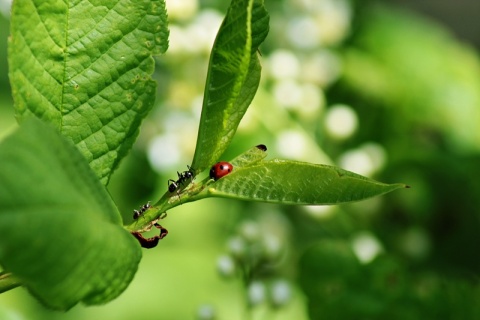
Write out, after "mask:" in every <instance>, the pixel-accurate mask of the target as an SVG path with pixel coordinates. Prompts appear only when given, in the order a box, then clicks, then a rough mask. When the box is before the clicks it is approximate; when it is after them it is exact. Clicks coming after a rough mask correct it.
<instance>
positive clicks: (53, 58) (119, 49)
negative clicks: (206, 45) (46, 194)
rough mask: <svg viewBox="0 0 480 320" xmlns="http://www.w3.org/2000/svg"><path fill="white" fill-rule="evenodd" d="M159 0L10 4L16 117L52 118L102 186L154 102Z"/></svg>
mask: <svg viewBox="0 0 480 320" xmlns="http://www.w3.org/2000/svg"><path fill="white" fill-rule="evenodd" d="M167 39H168V29H167V16H166V11H165V3H164V1H163V0H148V1H147V0H143V1H133V0H124V1H113V0H106V1H99V0H91V1H60V0H57V1H44V0H31V1H15V2H14V3H13V7H12V20H11V37H10V40H9V52H8V55H9V68H10V82H11V85H12V90H13V97H14V101H15V109H16V116H17V118H18V119H19V120H22V119H24V118H26V117H28V116H29V115H31V114H34V115H35V116H37V117H39V118H41V119H43V120H45V121H48V122H50V123H52V124H53V125H54V126H55V127H56V128H57V129H58V130H59V131H60V132H61V133H62V134H63V135H65V136H67V137H68V138H69V139H70V140H71V141H73V143H74V144H75V145H76V146H77V148H78V149H79V150H80V152H81V153H82V154H83V156H84V157H85V158H86V159H87V161H88V162H89V164H90V167H91V168H92V169H93V170H94V172H95V173H96V175H97V176H98V177H99V178H100V179H101V181H102V183H103V184H107V183H108V180H109V178H110V175H111V173H112V172H113V170H114V169H115V167H116V166H117V165H118V163H119V161H120V160H121V159H122V157H124V156H125V155H126V153H127V152H128V150H129V149H130V148H131V146H132V144H133V142H134V140H135V138H136V136H137V134H138V127H139V125H140V122H141V120H142V119H143V118H144V117H145V116H146V115H147V113H148V111H149V110H150V109H151V107H152V106H153V102H154V100H155V91H156V83H155V81H153V80H152V79H151V74H152V73H153V70H154V60H153V58H152V54H159V53H161V52H164V51H165V50H166V48H167V46H168V41H167Z"/></svg>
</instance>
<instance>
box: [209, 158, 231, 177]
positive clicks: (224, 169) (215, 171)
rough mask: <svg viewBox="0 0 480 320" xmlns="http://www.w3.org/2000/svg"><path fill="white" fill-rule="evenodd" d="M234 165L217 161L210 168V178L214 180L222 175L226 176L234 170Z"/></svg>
mask: <svg viewBox="0 0 480 320" xmlns="http://www.w3.org/2000/svg"><path fill="white" fill-rule="evenodd" d="M232 170H233V166H232V165H231V164H230V163H228V162H225V161H221V162H217V163H216V164H215V165H213V167H212V169H210V178H211V179H213V180H218V179H220V178H222V177H225V176H226V175H227V174H229V173H230V172H232Z"/></svg>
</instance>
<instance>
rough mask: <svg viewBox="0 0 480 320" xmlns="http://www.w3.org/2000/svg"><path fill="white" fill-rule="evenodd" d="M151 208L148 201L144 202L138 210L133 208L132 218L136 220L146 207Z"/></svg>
mask: <svg viewBox="0 0 480 320" xmlns="http://www.w3.org/2000/svg"><path fill="white" fill-rule="evenodd" d="M149 208H151V205H150V201H148V202H147V203H146V204H144V205H143V206H141V207H140V210H133V220H137V219H138V218H140V216H141V215H142V214H144V213H145V211H147V209H149Z"/></svg>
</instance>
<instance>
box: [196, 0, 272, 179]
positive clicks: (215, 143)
mask: <svg viewBox="0 0 480 320" xmlns="http://www.w3.org/2000/svg"><path fill="white" fill-rule="evenodd" d="M268 22H269V16H268V13H267V11H266V10H265V7H264V5H263V0H232V2H231V4H230V7H229V9H228V12H227V15H226V17H225V20H224V21H223V23H222V26H221V27H220V30H219V31H218V35H217V38H216V40H215V44H214V46H213V49H212V53H211V56H210V63H209V69H208V76H207V83H206V86H205V94H204V100H203V109H202V115H201V120H200V127H199V130H198V138H197V146H196V150H195V156H194V159H193V162H192V168H194V170H195V172H197V173H198V172H201V171H203V170H204V169H206V168H209V167H210V166H211V165H212V164H213V163H215V162H216V161H217V160H218V159H219V158H220V156H221V155H222V154H223V152H224V151H225V149H226V148H227V147H228V145H229V143H230V141H231V139H232V138H233V135H234V134H235V131H236V130H237V127H238V124H239V123H240V120H241V119H242V117H243V115H244V114H245V112H246V111H247V108H248V106H249V105H250V102H251V101H252V99H253V97H254V96H255V93H256V91H257V88H258V84H259V82H260V72H261V66H260V62H259V60H258V53H257V50H258V46H259V45H260V44H261V43H262V42H263V40H264V39H265V37H266V36H267V33H268Z"/></svg>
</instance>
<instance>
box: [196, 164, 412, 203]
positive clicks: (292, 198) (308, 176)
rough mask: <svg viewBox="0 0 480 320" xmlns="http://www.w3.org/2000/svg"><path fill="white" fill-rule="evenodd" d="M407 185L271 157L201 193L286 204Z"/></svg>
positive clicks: (344, 198)
mask: <svg viewBox="0 0 480 320" xmlns="http://www.w3.org/2000/svg"><path fill="white" fill-rule="evenodd" d="M405 187H406V186H405V185H403V184H384V183H380V182H377V181H375V180H372V179H369V178H366V177H363V176H361V175H358V174H356V173H353V172H349V171H346V170H343V169H340V168H337V167H332V166H327V165H321V164H310V163H304V162H296V161H287V160H270V161H264V162H259V163H257V164H255V165H253V166H247V167H241V168H234V169H233V171H232V173H230V174H229V175H227V176H225V177H223V178H221V179H219V180H218V181H216V182H215V183H213V184H211V185H210V186H209V187H208V188H205V189H204V191H202V194H203V196H212V197H225V198H235V199H242V200H252V201H263V202H273V203H283V204H303V205H327V204H339V203H346V202H352V201H359V200H363V199H367V198H370V197H374V196H378V195H381V194H384V193H387V192H391V191H393V190H396V189H399V188H405Z"/></svg>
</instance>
